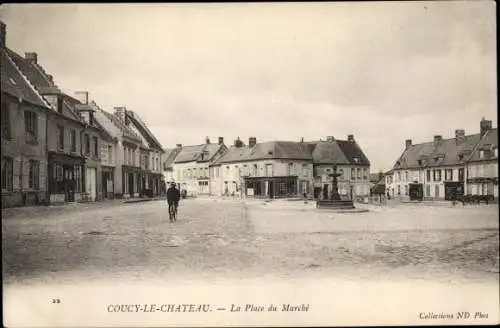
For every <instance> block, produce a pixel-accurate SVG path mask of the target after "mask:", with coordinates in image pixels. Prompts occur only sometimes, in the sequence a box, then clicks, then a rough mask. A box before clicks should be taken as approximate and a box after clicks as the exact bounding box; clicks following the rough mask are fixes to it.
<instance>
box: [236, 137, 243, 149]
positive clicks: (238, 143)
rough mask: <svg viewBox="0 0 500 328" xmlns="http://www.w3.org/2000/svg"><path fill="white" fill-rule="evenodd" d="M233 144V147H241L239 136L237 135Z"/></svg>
mask: <svg viewBox="0 0 500 328" xmlns="http://www.w3.org/2000/svg"><path fill="white" fill-rule="evenodd" d="M234 146H235V147H237V148H240V147H243V142H242V141H241V140H240V137H238V138H237V139H236V140H235V141H234Z"/></svg>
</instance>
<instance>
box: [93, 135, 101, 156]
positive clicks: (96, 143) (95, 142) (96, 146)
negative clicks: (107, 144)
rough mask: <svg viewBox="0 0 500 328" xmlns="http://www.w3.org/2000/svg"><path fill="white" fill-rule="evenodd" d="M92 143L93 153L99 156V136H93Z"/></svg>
mask: <svg viewBox="0 0 500 328" xmlns="http://www.w3.org/2000/svg"><path fill="white" fill-rule="evenodd" d="M92 145H93V150H94V153H93V154H92V155H93V156H94V157H95V158H99V139H98V138H97V137H95V136H94V137H92Z"/></svg>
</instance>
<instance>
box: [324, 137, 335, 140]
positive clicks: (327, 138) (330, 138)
mask: <svg viewBox="0 0 500 328" xmlns="http://www.w3.org/2000/svg"><path fill="white" fill-rule="evenodd" d="M326 141H335V138H334V137H333V136H327V137H326Z"/></svg>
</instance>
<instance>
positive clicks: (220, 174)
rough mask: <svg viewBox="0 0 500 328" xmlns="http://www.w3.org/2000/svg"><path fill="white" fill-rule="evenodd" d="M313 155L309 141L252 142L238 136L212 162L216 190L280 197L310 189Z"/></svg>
mask: <svg viewBox="0 0 500 328" xmlns="http://www.w3.org/2000/svg"><path fill="white" fill-rule="evenodd" d="M312 169H313V165H312V155H311V151H310V149H309V148H308V145H306V144H304V143H297V142H287V141H271V142H264V143H257V139H256V138H254V137H251V138H249V141H248V146H245V145H244V143H243V142H241V141H240V140H239V139H237V140H236V141H235V142H234V145H233V146H232V147H231V148H230V149H229V150H228V151H227V153H225V154H224V155H222V156H221V157H220V158H219V159H218V160H217V161H215V162H214V164H213V165H212V166H211V170H212V172H213V173H212V175H213V176H214V187H213V188H212V189H213V194H214V195H217V196H243V197H257V198H280V197H292V196H298V195H299V194H301V193H304V192H305V193H308V192H309V191H310V181H311V180H312Z"/></svg>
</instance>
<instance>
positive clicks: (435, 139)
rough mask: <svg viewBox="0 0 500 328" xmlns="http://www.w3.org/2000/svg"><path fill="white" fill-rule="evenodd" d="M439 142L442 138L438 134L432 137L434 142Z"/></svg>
mask: <svg viewBox="0 0 500 328" xmlns="http://www.w3.org/2000/svg"><path fill="white" fill-rule="evenodd" d="M441 140H443V137H442V136H441V135H440V134H436V135H435V136H434V141H441Z"/></svg>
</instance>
